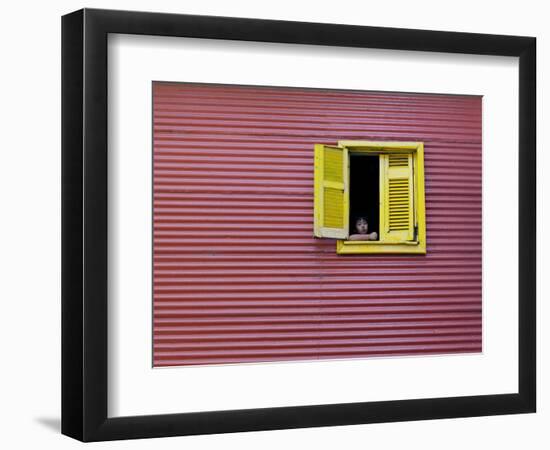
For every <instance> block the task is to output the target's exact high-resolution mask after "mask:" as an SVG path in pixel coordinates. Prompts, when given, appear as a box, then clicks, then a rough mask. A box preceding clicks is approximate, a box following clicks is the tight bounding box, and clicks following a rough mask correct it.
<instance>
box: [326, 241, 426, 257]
mask: <svg viewBox="0 0 550 450" xmlns="http://www.w3.org/2000/svg"><path fill="white" fill-rule="evenodd" d="M336 253H338V254H339V255H357V254H361V253H364V254H373V253H376V254H384V253H386V254H421V255H425V254H426V246H425V245H423V244H422V243H421V242H419V241H402V242H391V243H389V242H381V241H344V240H338V241H336Z"/></svg>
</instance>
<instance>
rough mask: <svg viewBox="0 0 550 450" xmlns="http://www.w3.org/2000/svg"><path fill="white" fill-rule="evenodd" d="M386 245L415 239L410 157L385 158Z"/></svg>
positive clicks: (402, 155)
mask: <svg viewBox="0 0 550 450" xmlns="http://www.w3.org/2000/svg"><path fill="white" fill-rule="evenodd" d="M383 167H384V170H383V180H382V185H383V188H384V190H383V199H384V201H383V204H382V209H383V211H381V212H383V218H384V223H383V226H382V230H381V231H382V236H381V238H382V240H383V241H384V242H402V241H412V240H413V239H415V237H414V227H415V223H414V183H413V157H412V155H411V154H410V153H394V154H391V153H390V154H387V155H383Z"/></svg>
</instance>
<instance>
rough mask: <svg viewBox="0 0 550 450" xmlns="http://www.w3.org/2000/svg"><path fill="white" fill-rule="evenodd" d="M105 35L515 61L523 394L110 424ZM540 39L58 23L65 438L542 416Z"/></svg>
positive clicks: (93, 16) (116, 14)
mask: <svg viewBox="0 0 550 450" xmlns="http://www.w3.org/2000/svg"><path fill="white" fill-rule="evenodd" d="M109 33H122V34H135V35H151V36H177V37H193V38H209V39H231V40H240V41H259V42H277V43H290V44H310V45H327V46H343V47H369V48H378V49H391V50H415V51H430V52H448V53H464V54H477V55H502V56H516V57H519V105H518V107H519V142H518V152H519V153H518V155H519V223H518V233H519V236H521V245H520V246H519V249H518V251H519V264H518V265H519V291H518V307H519V321H518V327H519V378H518V379H519V388H518V392H517V393H504V394H498V395H479V396H468V397H448V398H429V399H419V400H417V399H415V400H399V401H377V402H366V403H346V404H335V405H311V406H296V407H277V408H262V409H248V410H235V411H212V412H197V413H182V414H163V415H144V416H133V417H117V418H109V417H108V416H107V399H108V397H107V395H108V378H107V366H108V358H107V318H108V309H107V301H108V299H107V193H108V185H107V99H108V92H107V36H108V34H109ZM535 72H536V39H535V38H533V37H518V36H503V35H488V34H472V33H457V32H439V31H423V30H410V29H396V28H378V27H364V26H350V25H335V24H321V23H302V22H287V21H275V20H258V19H244V18H228V17H208V16H194V15H173V14H158V13H145V12H128V11H109V10H96V9H83V10H80V11H76V12H74V13H71V14H68V15H66V16H64V17H63V18H62V433H63V434H66V435H68V436H71V437H73V438H76V439H79V440H81V441H103V440H113V439H131V438H148V437H161V436H178V435H192V434H211V433H228V432H238V431H253V430H272V429H282V428H299V427H319V426H329V425H347V424H361V423H376V422H397V421H407V420H424V419H438V418H454V417H468V416H486V415H497V414H514V413H529V412H535V406H536V339H535V336H536V320H535V319H536V311H535V305H536V275H535V274H536V271H535V264H536V250H535V245H536V233H535V231H536V154H535V147H536V103H535V91H536V77H535Z"/></svg>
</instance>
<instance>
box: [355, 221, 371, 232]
mask: <svg viewBox="0 0 550 450" xmlns="http://www.w3.org/2000/svg"><path fill="white" fill-rule="evenodd" d="M355 228H357V232H358V233H359V234H367V232H368V231H369V224H368V223H367V221H366V220H365V219H359V220H358V221H357V222H355Z"/></svg>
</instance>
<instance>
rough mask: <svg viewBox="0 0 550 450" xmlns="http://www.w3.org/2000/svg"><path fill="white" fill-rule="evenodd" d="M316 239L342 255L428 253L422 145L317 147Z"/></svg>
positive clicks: (355, 143) (352, 143) (351, 143)
mask: <svg viewBox="0 0 550 450" xmlns="http://www.w3.org/2000/svg"><path fill="white" fill-rule="evenodd" d="M314 172H315V182H314V184H315V186H314V189H315V195H314V199H315V202H314V235H315V236H316V237H319V238H333V239H334V238H336V239H338V241H337V247H336V249H337V252H338V253H339V254H358V253H407V254H410V253H420V254H424V253H426V229H425V223H426V220H425V207H424V146H423V143H421V142H367V141H341V142H339V143H338V145H323V144H316V145H315V170H314Z"/></svg>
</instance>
